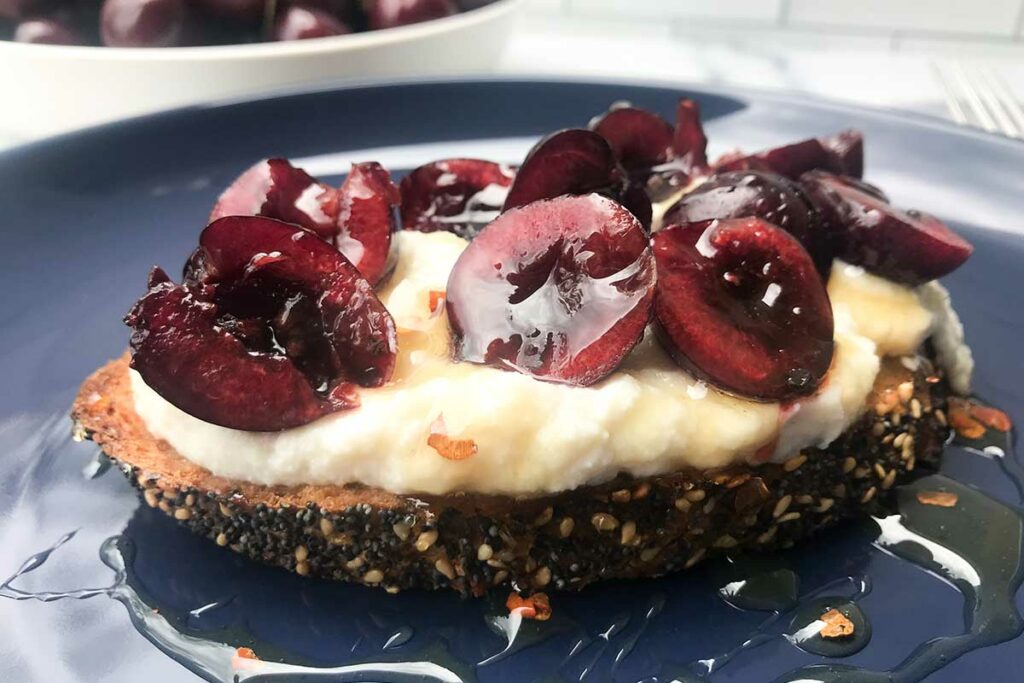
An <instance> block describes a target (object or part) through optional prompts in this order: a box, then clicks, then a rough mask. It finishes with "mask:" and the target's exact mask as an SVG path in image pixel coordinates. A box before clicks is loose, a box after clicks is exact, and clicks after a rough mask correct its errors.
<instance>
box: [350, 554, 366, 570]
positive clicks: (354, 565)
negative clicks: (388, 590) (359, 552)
mask: <svg viewBox="0 0 1024 683" xmlns="http://www.w3.org/2000/svg"><path fill="white" fill-rule="evenodd" d="M365 562H366V560H364V559H363V558H362V557H354V558H352V559H351V560H349V561H348V562H346V563H345V568H346V569H352V570H356V569H359V568H360V567H362V566H363V564H365Z"/></svg>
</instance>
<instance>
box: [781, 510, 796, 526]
mask: <svg viewBox="0 0 1024 683" xmlns="http://www.w3.org/2000/svg"><path fill="white" fill-rule="evenodd" d="M794 519H800V513H799V512H787V513H786V514H784V515H782V516H781V517H779V519H778V520H777V523H778V524H784V523H786V522H792V521H793V520H794Z"/></svg>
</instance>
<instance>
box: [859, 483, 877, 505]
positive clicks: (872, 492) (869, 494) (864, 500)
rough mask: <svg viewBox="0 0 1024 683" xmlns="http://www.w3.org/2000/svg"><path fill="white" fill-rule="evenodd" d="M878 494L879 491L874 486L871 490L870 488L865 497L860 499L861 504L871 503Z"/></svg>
mask: <svg viewBox="0 0 1024 683" xmlns="http://www.w3.org/2000/svg"><path fill="white" fill-rule="evenodd" d="M876 493H878V489H876V488H875V487H874V486H872V487H871V488H869V489H868V490H867V491H865V492H864V495H863V496H861V497H860V502H862V503H867V502H870V501H871V499H872V498H874V497H875V494H876Z"/></svg>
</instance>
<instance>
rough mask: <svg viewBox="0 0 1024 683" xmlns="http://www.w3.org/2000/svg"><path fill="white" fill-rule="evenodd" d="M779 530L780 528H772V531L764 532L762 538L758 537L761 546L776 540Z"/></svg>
mask: <svg viewBox="0 0 1024 683" xmlns="http://www.w3.org/2000/svg"><path fill="white" fill-rule="evenodd" d="M778 530H779V527H777V526H772V527H771V528H770V529H768V531H766V532H764V533H763V534H761V535H760V536H758V537H757V542H758V543H760V544H765V543H767V542H768V541H770V540H772V539H773V538H775V533H776V532H777V531H778Z"/></svg>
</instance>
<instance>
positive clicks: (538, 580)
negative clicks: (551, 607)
mask: <svg viewBox="0 0 1024 683" xmlns="http://www.w3.org/2000/svg"><path fill="white" fill-rule="evenodd" d="M549 583H551V570H550V569H548V568H547V567H541V568H540V569H538V570H537V573H536V574H534V575H533V585H534V586H536V587H537V588H543V587H544V586H546V585H548V584H549Z"/></svg>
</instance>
